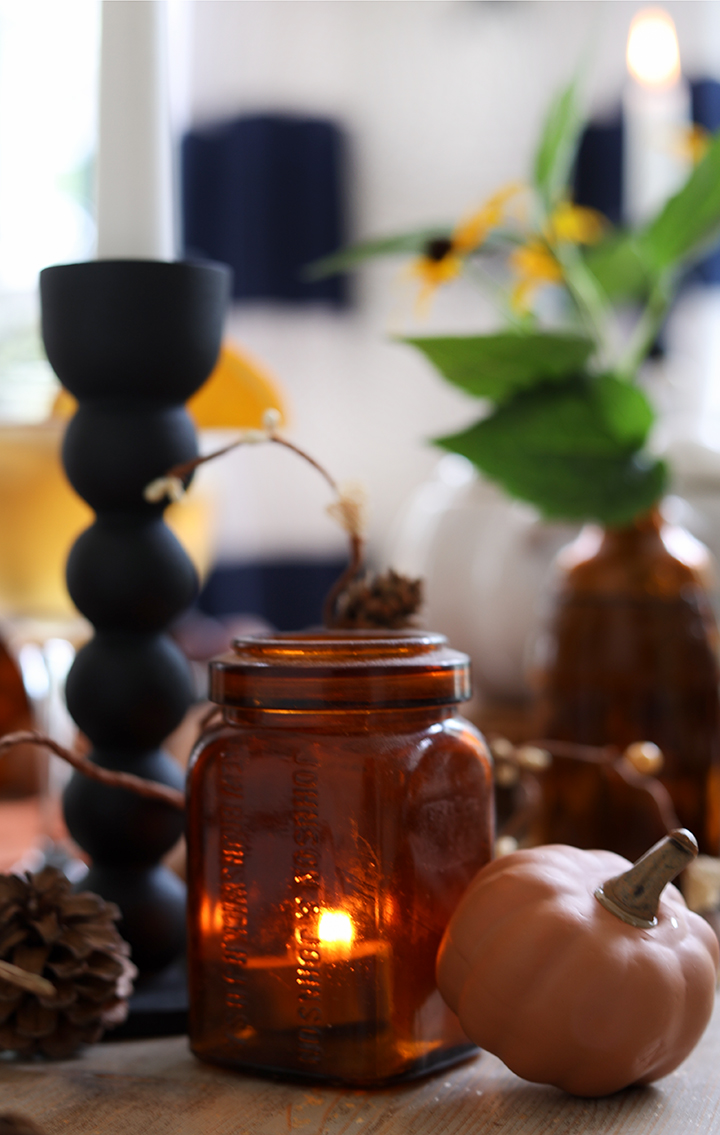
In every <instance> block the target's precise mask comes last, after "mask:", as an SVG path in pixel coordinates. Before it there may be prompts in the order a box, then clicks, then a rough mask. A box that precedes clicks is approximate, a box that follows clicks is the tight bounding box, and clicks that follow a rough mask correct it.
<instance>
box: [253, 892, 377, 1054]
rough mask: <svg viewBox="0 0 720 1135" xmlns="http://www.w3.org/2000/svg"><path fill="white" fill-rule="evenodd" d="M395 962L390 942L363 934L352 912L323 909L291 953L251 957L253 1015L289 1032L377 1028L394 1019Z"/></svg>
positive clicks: (265, 1022)
mask: <svg viewBox="0 0 720 1135" xmlns="http://www.w3.org/2000/svg"><path fill="white" fill-rule="evenodd" d="M390 961H391V951H390V946H389V944H388V943H387V942H383V941H381V940H379V939H367V940H364V939H362V938H361V937H359V936H358V935H357V934H356V927H355V924H354V922H353V919H352V917H351V916H350V915H349V914H348V913H347V912H346V911H342V910H333V909H319V910H318V911H317V922H316V924H315V932H314V933H313V934H312V935H308V934H307V933H306V932H303V933H302V934H298V935H297V936H296V941H295V942H294V944H292V945H291V947H290V948H289V950H288V952H287V954H285V955H283V956H280V957H277V956H275V957H272V956H262V955H260V956H256V957H249V958H248V961H247V994H248V1017H249V1019H250V1020H251V1021H258V1022H262V1024H263V1026H264V1027H265V1028H269V1029H276V1030H278V1031H283V1032H284V1031H287V1030H296V1029H301V1030H309V1029H315V1030H321V1029H325V1028H329V1027H332V1028H340V1027H343V1026H352V1025H361V1024H364V1025H367V1026H368V1027H372V1028H374V1029H377V1028H379V1027H382V1026H384V1025H385V1024H387V1022H388V1021H389V1018H390V1006H391V973H390Z"/></svg>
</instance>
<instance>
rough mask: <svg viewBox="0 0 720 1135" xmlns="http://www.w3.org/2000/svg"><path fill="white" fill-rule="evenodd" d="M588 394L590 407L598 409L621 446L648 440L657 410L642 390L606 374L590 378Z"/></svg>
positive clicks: (603, 420) (639, 443)
mask: <svg viewBox="0 0 720 1135" xmlns="http://www.w3.org/2000/svg"><path fill="white" fill-rule="evenodd" d="M588 396H589V399H590V405H591V407H594V408H596V409H597V415H598V422H599V423H601V424H602V426H603V427H604V428H605V429H606V430H607V431H608V433H610V434H611V436H612V437H614V438H615V440H616V441H617V442H618V443H619V444H620V445H622V446H633V447H636V446H641V445H643V444H644V443H645V441H646V439H647V436H648V434H649V432H650V428H651V426H652V424H653V422H654V421H655V413H654V411H653V408H652V406H651V405H650V403H649V402H648V400H647V398H646V397H645V394H644V393H643V391H642V390H640V389H639V388H638V387H637V386H633V385H632V383H628V382H623V381H622V379H619V378H616V376H615V375H614V374H603V375H600V376H599V377H598V378H596V379H594V380H592V381H591V385H590V386H589V388H588Z"/></svg>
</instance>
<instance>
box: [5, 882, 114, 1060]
mask: <svg viewBox="0 0 720 1135" xmlns="http://www.w3.org/2000/svg"><path fill="white" fill-rule="evenodd" d="M119 917H120V911H119V910H118V908H117V907H116V906H115V904H114V903H106V902H105V901H104V900H103V899H101V898H100V897H99V895H93V894H91V893H90V892H88V891H85V892H83V893H82V894H74V893H73V892H72V890H71V887H70V883H69V882H68V880H67V879H66V878H65V876H64V875H63V874H62V873H61V872H60V871H57V870H56V869H55V868H54V867H45V868H44V869H43V870H42V871H40V872H39V873H38V874H37V875H29V874H28V875H27V876H26V877H25V878H24V879H22V878H20V877H19V876H18V875H0V961H2V962H9V963H10V964H11V967H12V966H17V967H19V969H20V970H24V971H26V973H28V974H34V975H37V976H40V977H42V978H45V979H47V980H48V981H49V982H50V983H51V984H52V986H53V987H54V988H53V990H52V991H51V990H50V989H49V987H47V986H45V988H44V990H43V989H42V988H40V989H38V990H36V991H34V992H30V991H29V990H28V989H27V988H21V986H22V985H24V986H27V984H28V982H27V980H26V979H25V980H24V979H23V976H22V974H17V975H15V976H13V975H12V972H11V970H5V971H3V973H2V974H0V1050H5V1051H9V1052H18V1053H22V1054H23V1055H27V1056H29V1055H32V1054H33V1053H43V1054H44V1055H45V1056H51V1057H65V1056H70V1055H71V1054H72V1053H73V1052H75V1051H76V1049H78V1048H79V1047H80V1045H82V1044H92V1043H94V1042H95V1041H97V1040H99V1039H100V1037H101V1036H102V1034H103V1032H104V1031H105V1029H108V1028H113V1027H114V1026H115V1025H119V1024H121V1023H122V1022H123V1021H124V1020H125V1017H126V1016H127V1010H128V1005H127V998H128V997H129V995H130V993H131V992H132V982H133V978H134V977H135V975H136V973H137V971H136V969H135V966H134V965H133V964H132V962H131V961H130V956H129V955H130V947H129V946H128V944H127V942H125V941H123V939H122V938H121V937H120V935H119V934H118V932H117V929H116V928H115V926H114V923H115V921H116V920H117V919H118V918H119ZM1 968H2V967H1V966H0V969H1ZM8 974H9V976H8V977H7V978H6V975H8ZM31 983H32V982H31ZM36 984H37V985H38V986H40V987H42V984H43V983H42V982H37V983H36Z"/></svg>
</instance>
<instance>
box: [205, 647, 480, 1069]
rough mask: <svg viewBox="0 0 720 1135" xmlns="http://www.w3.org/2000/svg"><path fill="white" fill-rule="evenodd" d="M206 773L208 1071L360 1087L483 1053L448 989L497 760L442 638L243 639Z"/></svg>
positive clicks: (215, 679) (216, 673) (225, 681)
mask: <svg viewBox="0 0 720 1135" xmlns="http://www.w3.org/2000/svg"><path fill="white" fill-rule="evenodd" d="M211 674H212V679H211V681H212V697H213V700H215V701H216V702H218V703H219V704H220V705H222V706H223V709H224V722H223V724H222V725H220V726H219V727H218V728H216V729H214V730H212V731H211V732H209V733H208V734H207V735H206V736H205V737H204V738H202V739H201V741H200V743H199V745H198V747H197V749H196V751H195V753H194V755H193V758H192V763H191V768H190V773H189V805H188V807H189V816H188V861H189V880H188V881H189V903H190V906H189V931H190V933H189V962H190V1000H191V1010H190V1041H191V1045H192V1048H193V1051H194V1052H195V1054H196V1055H197V1056H199V1057H201V1058H202V1059H205V1060H210V1061H215V1062H219V1063H222V1064H228V1065H234V1066H236V1067H241V1068H245V1069H252V1070H256V1071H265V1072H269V1073H274V1074H280V1075H284V1076H300V1077H304V1078H316V1079H323V1080H330V1081H338V1082H343V1083H347V1084H355V1085H366V1086H371V1085H379V1084H383V1083H386V1082H388V1081H392V1080H396V1079H399V1078H402V1077H407V1076H412V1075H417V1074H420V1073H422V1072H426V1071H429V1070H431V1069H432V1068H436V1067H438V1066H440V1065H443V1064H447V1063H450V1062H452V1061H454V1060H456V1059H459V1058H460V1057H462V1056H464V1055H466V1054H467V1053H468V1051H470V1050H471V1049H472V1045H471V1044H470V1042H469V1041H468V1039H467V1037H466V1036H465V1035H464V1034H463V1032H462V1029H461V1028H460V1025H459V1023H458V1021H457V1018H456V1017H455V1016H454V1014H453V1013H451V1012H450V1010H449V1009H448V1008H447V1007H446V1006H445V1004H444V1002H443V1001H442V999H441V997H440V994H439V992H438V990H437V987H436V984H435V956H436V953H437V949H438V946H439V943H440V938H441V936H442V933H443V931H444V929H445V926H446V924H447V922H448V919H449V918H450V915H451V914H452V912H453V909H454V908H455V905H456V904H457V902H458V900H459V898H460V896H461V894H462V892H463V890H464V889H465V887H466V886H467V884H468V882H469V881H470V879H471V878H472V877H473V875H474V874H475V872H476V871H477V870H478V869H479V868H480V867H482V866H483V865H484V864H485V863H487V862H488V860H489V859H490V855H491V847H492V835H493V832H492V783H491V769H490V759H489V756H488V752H487V749H486V747H485V744H484V742H483V740H482V738H481V737H480V735H479V734H478V733H477V731H476V730H475V729H474V728H473V727H472V726H471V725H470V724H469V723H468V722H467V721H465V720H463V719H462V718H461V717H459V716H457V713H456V705H457V703H458V702H460V701H462V700H463V699H465V698H467V697H468V696H469V675H468V660H467V657H466V656H465V655H462V654H458V653H457V652H455V651H452V650H449V649H448V648H447V646H446V645H445V640H444V639H443V638H442V637H441V636H438V635H429V634H424V633H419V632H415V633H406V634H398V635H392V636H389V632H376V633H372V632H370V633H361V634H357V635H352V634H348V632H342V633H335V634H333V633H332V632H328V633H323V632H320V633H308V634H292V635H279V636H277V637H275V638H264V639H254V640H253V639H245V640H241V641H239V642H238V643H236V646H235V652H234V654H232V655H229V656H227V657H225V658H223V659H220V660H218V661H216V662H214V663H212V664H211Z"/></svg>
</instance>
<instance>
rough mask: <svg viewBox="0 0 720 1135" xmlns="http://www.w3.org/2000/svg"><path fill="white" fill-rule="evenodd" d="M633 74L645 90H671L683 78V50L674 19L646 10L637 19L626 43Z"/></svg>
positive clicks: (628, 60) (662, 13)
mask: <svg viewBox="0 0 720 1135" xmlns="http://www.w3.org/2000/svg"><path fill="white" fill-rule="evenodd" d="M626 59H627V65H628V70H629V72H630V74H631V75H632V76H633V78H635V79H637V80H638V82H640V83H642V84H643V85H644V86H646V87H652V88H656V89H657V88H660V87H669V86H672V84H673V83H676V82H677V81H678V79H679V78H680V48H679V47H678V40H677V35H676V34H675V24H674V23H673V20H672V17H671V16H670V15H669V14H668V13H667V12H664V11H663V10H662V9H661V8H646V9H644V11H642V12H638V14H637V15H636V16H635V17H634V19H633V22H632V23H631V25H630V34H629V35H628V42H627V55H626Z"/></svg>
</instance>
